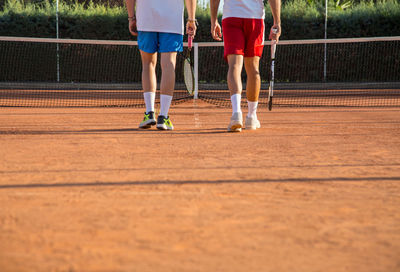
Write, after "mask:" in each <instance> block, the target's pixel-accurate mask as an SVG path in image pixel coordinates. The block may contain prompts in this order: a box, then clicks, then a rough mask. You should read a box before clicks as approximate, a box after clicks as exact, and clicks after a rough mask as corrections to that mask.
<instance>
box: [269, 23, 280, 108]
mask: <svg viewBox="0 0 400 272" xmlns="http://www.w3.org/2000/svg"><path fill="white" fill-rule="evenodd" d="M271 32H272V33H273V34H277V33H278V29H276V28H272V30H271ZM276 44H277V40H272V43H271V78H270V81H269V90H268V109H269V110H272V98H273V97H274V77H275V52H276Z"/></svg>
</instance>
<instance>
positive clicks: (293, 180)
mask: <svg viewBox="0 0 400 272" xmlns="http://www.w3.org/2000/svg"><path fill="white" fill-rule="evenodd" d="M349 181H360V182H361V181H399V182H400V176H398V177H357V178H349V177H331V178H286V179H251V180H212V181H207V180H191V181H187V180H186V181H127V182H93V183H91V182H72V183H50V184H43V183H31V184H7V185H0V189H16V188H20V189H30V188H60V187H109V186H149V185H151V186H154V185H201V184H208V185H213V184H214V185H216V184H232V183H236V184H239V183H240V184H246V183H248V184H250V183H283V182H285V183H297V182H303V183H307V182H308V183H320V182H349Z"/></svg>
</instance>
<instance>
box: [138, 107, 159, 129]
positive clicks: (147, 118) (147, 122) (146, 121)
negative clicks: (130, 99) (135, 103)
mask: <svg viewBox="0 0 400 272" xmlns="http://www.w3.org/2000/svg"><path fill="white" fill-rule="evenodd" d="M155 124H156V119H154V112H153V111H149V112H148V113H146V112H145V113H144V118H143V121H142V122H141V123H140V125H139V128H151V126H154V125H155Z"/></svg>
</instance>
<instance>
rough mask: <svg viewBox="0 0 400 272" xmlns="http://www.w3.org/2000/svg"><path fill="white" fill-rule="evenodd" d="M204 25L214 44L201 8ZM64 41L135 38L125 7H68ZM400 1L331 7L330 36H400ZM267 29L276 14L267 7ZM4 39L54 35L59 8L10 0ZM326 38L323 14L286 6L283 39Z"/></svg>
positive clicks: (0, 18) (299, 3) (203, 35)
mask: <svg viewBox="0 0 400 272" xmlns="http://www.w3.org/2000/svg"><path fill="white" fill-rule="evenodd" d="M197 14H198V15H197V18H198V21H199V23H200V26H199V31H198V35H197V37H196V41H212V38H211V36H210V20H209V13H208V11H207V10H203V9H199V10H198V13H197ZM59 18H60V21H59V29H60V37H61V38H76V39H113V40H134V39H135V38H134V37H131V36H130V34H129V32H128V21H127V14H126V10H125V8H124V7H116V6H114V7H109V6H108V5H95V4H93V3H89V4H79V3H78V2H76V3H75V4H65V3H64V2H61V4H60V12H59ZM399 22H400V3H399V1H398V0H388V1H379V2H376V3H374V2H362V3H359V4H357V5H354V6H353V7H351V8H348V9H346V10H341V9H340V8H337V7H335V6H332V5H331V6H330V8H329V19H328V38H345V37H373V36H399V35H400V23H399ZM265 23H266V27H267V29H268V28H269V27H270V26H271V23H272V16H271V13H270V11H269V9H267V12H266V19H265ZM0 35H1V36H28V37H55V35H56V30H55V5H54V3H52V2H49V0H44V1H41V2H39V4H38V3H36V4H35V3H26V4H24V2H23V1H22V0H8V2H7V3H6V4H5V6H4V8H3V10H2V11H0ZM323 37H324V14H323V13H322V12H321V9H320V8H317V6H315V5H314V6H313V5H310V4H309V2H307V1H305V0H293V1H287V2H285V4H284V5H283V7H282V37H281V39H282V40H293V39H319V38H323Z"/></svg>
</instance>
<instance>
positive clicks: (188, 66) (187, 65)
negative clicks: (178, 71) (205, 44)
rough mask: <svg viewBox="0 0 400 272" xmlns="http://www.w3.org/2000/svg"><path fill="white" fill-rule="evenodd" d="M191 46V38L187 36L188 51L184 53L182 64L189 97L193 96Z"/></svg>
mask: <svg viewBox="0 0 400 272" xmlns="http://www.w3.org/2000/svg"><path fill="white" fill-rule="evenodd" d="M192 44H193V36H192V35H188V50H187V51H186V56H185V60H184V63H183V77H184V80H185V85H186V90H187V91H188V92H189V94H190V95H193V94H194V72H193V61H192V54H191V51H192Z"/></svg>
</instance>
